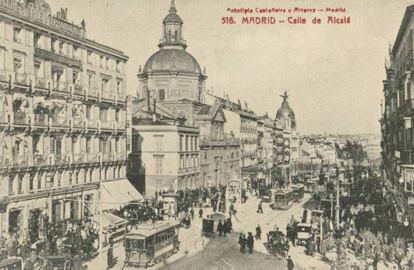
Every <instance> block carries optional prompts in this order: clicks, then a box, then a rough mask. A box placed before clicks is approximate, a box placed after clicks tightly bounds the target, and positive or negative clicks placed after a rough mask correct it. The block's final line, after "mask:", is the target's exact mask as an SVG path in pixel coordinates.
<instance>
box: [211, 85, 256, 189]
mask: <svg viewBox="0 0 414 270" xmlns="http://www.w3.org/2000/svg"><path fill="white" fill-rule="evenodd" d="M206 102H207V103H209V104H215V103H219V104H221V106H222V108H223V112H224V116H225V117H226V119H227V121H226V124H225V125H224V132H226V133H228V134H230V133H232V134H234V136H235V137H236V138H239V139H240V153H241V156H240V167H241V178H242V179H243V180H244V181H247V180H248V181H252V182H256V180H257V174H258V171H259V170H258V166H257V155H258V152H257V147H258V133H257V118H258V117H257V115H256V114H255V113H254V112H253V111H251V110H249V108H248V107H247V104H245V106H244V108H242V106H241V103H240V102H238V103H235V102H233V101H231V100H230V99H229V98H228V96H226V97H225V98H220V97H218V96H215V95H214V94H213V93H206Z"/></svg>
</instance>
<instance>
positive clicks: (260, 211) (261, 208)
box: [257, 201, 263, 214]
mask: <svg viewBox="0 0 414 270" xmlns="http://www.w3.org/2000/svg"><path fill="white" fill-rule="evenodd" d="M257 213H261V214H263V207H262V201H260V202H259V205H258V206H257Z"/></svg>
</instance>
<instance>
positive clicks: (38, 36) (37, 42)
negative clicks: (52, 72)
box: [33, 33, 42, 49]
mask: <svg viewBox="0 0 414 270" xmlns="http://www.w3.org/2000/svg"><path fill="white" fill-rule="evenodd" d="M41 37H42V35H41V34H39V33H34V35H33V46H34V47H35V48H40V49H42V44H41V43H40V39H41Z"/></svg>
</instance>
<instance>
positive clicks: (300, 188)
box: [291, 184, 305, 202]
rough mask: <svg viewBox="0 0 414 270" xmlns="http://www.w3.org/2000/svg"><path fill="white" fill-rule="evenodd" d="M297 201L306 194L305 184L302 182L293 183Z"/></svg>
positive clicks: (292, 186)
mask: <svg viewBox="0 0 414 270" xmlns="http://www.w3.org/2000/svg"><path fill="white" fill-rule="evenodd" d="M291 188H292V189H293V195H294V198H295V201H296V202H298V201H300V200H301V199H303V197H304V196H305V186H304V185H302V184H298V185H291Z"/></svg>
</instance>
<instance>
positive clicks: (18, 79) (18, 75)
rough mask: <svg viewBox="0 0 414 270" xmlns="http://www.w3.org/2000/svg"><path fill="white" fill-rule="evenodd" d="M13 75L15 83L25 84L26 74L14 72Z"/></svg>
mask: <svg viewBox="0 0 414 270" xmlns="http://www.w3.org/2000/svg"><path fill="white" fill-rule="evenodd" d="M15 76H16V77H15V82H16V83H17V84H22V85H27V74H24V73H18V72H16V73H15Z"/></svg>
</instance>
